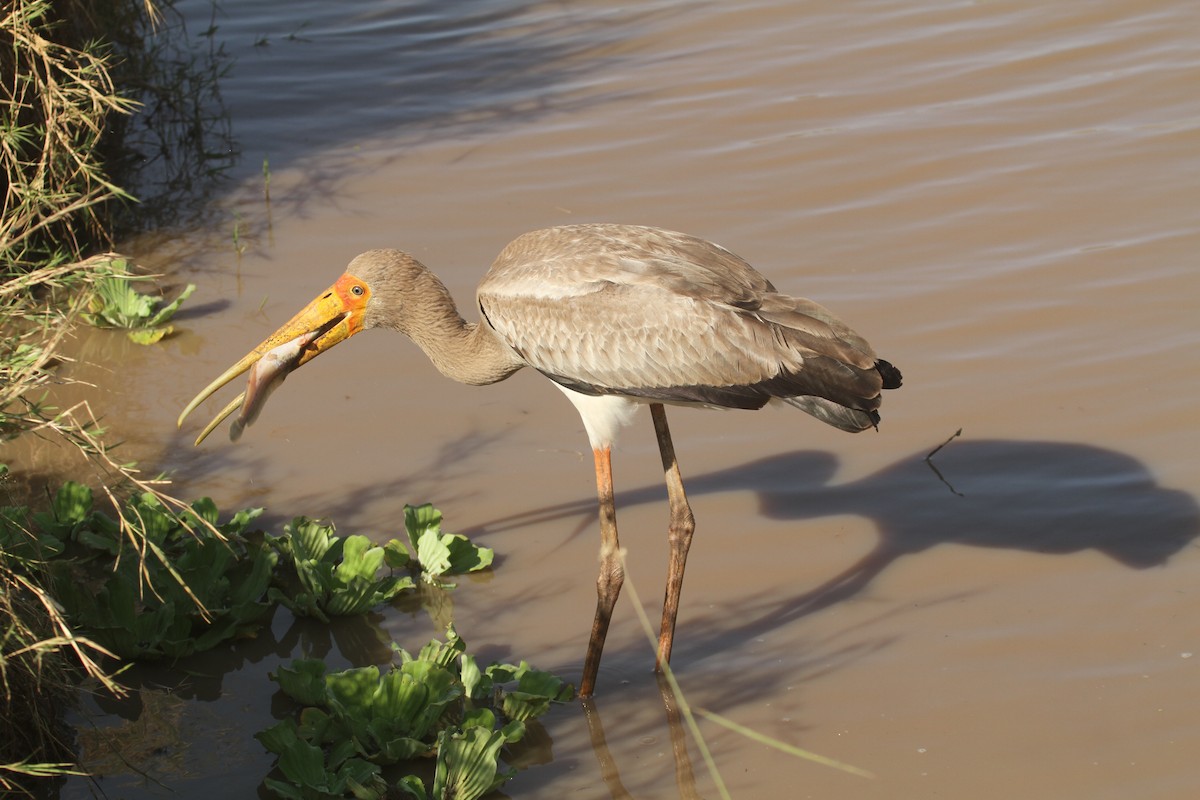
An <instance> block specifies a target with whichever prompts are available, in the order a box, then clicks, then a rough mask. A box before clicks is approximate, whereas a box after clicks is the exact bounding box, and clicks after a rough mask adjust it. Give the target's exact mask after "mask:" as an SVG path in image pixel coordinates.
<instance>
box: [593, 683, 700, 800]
mask: <svg viewBox="0 0 1200 800" xmlns="http://www.w3.org/2000/svg"><path fill="white" fill-rule="evenodd" d="M657 677H658V691H659V695H660V696H661V698H662V703H663V710H664V711H665V712H666V717H667V730H668V732H669V735H670V737H671V756H672V759H673V761H674V763H675V786H676V788H678V790H679V797H680V798H681V800H697V798H699V797H700V793H699V792H698V791H697V790H696V776H695V774H694V772H693V771H692V759H691V756H690V755H689V754H688V748H687V735H686V733H685V731H684V728H683V720H682V718H681V716H680V713H679V706H678V704H677V703H676V700H675V695H674V694H673V693H672V692H671V686H670V684H668V683H667V680H666V679H665V678H664V677H663V676H662V675H658V676H657ZM580 703H581V704H582V706H583V714H584V718H585V719H586V720H587V727H588V737H589V738H590V739H591V742H592V750H593V752H595V754H596V761H597V762H599V764H600V775H601V776H602V777H603V778H604V785H605V786H606V787H607V788H608V793H609V795H610V796H611V797H612V798H613V800H633V795H632V794H630V792H629V790H628V789H626V788H625V784H623V783H622V782H621V774H620V771H619V770H618V769H617V762H616V759H614V758H613V756H612V752H611V751H610V750H609V749H608V740H607V739H606V738H605V736H604V723H602V722H601V721H600V709H599V708H597V706H596V701H595V699H594V698H591V697H585V698H582V699H581V700H580Z"/></svg>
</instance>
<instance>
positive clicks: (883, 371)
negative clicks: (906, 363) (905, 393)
mask: <svg viewBox="0 0 1200 800" xmlns="http://www.w3.org/2000/svg"><path fill="white" fill-rule="evenodd" d="M875 369H877V370H879V377H881V378H883V388H885V389H899V388H900V384H902V383H903V382H904V377H903V376H902V375H901V374H900V370H898V369H896V368H895V367H893V366H892V364H891V362H889V361H884V360H883V359H882V358H881V359H879V360H878V361H876V362H875Z"/></svg>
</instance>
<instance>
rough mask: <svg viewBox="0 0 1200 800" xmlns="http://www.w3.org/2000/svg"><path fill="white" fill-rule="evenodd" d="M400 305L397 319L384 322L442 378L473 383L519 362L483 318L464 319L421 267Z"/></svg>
mask: <svg viewBox="0 0 1200 800" xmlns="http://www.w3.org/2000/svg"><path fill="white" fill-rule="evenodd" d="M403 309H404V310H403V313H402V314H401V315H400V317H399V319H396V320H394V321H389V322H388V323H385V324H387V325H388V327H393V328H396V329H397V330H399V331H400V332H401V333H404V334H405V335H407V336H408V337H409V338H410V339H412V340H413V341H414V342H416V344H417V346H418V347H420V348H421V349H422V350H424V351H425V355H427V356H429V360H430V361H432V362H433V365H434V366H435V367H437V368H438V371H439V372H441V373H442V374H443V375H445V376H446V377H447V378H452V379H454V380H456V381H458V382H460V383H469V384H472V385H476V386H478V385H482V384H488V383H496V382H497V381H502V380H504V379H505V378H507V377H508V376H509V375H512V374H513V373H514V372H516V371H517V370H519V369H520V368H521V367H523V366H525V362H524V361H522V360H521V358H520V356H518V355H517V354H516V353H515V352H513V350H512V348H510V347H509V346H508V345H507V344H505V343H504V342H503V341H501V340H500V338H499V337H498V336H497V335H496V333H495V331H493V330H492V329H491V328H490V327H488V325H487V324H486V323H478V322H467V321H465V320H464V319H463V318H462V316H461V315H460V314H459V313H458V308H457V306H455V304H454V299H453V298H452V297H451V296H450V292H449V290H448V289H446V286H445V284H443V283H442V282H441V280H439V279H438V277H437V276H436V275H434V274H433V273H432V272H430V271H428V270H427V269H426V270H423V272H422V273H421V274H418V275H417V276H415V279H414V280H413V282H412V285H411V291H410V292H408V293H407V294H406V296H405V297H404V298H403Z"/></svg>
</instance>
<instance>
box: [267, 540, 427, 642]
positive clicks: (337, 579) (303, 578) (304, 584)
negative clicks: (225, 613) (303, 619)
mask: <svg viewBox="0 0 1200 800" xmlns="http://www.w3.org/2000/svg"><path fill="white" fill-rule="evenodd" d="M334 530H335V529H334V526H333V524H332V523H330V524H328V525H324V524H321V523H320V522H317V521H316V520H313V519H309V518H308V517H296V518H295V519H293V520H292V521H291V522H290V523H288V524H287V525H284V527H283V535H281V536H268V537H267V541H268V542H269V543H270V545H271V546H272V547H273V548H275V550H277V551H278V552H279V554H280V555H281V556H283V557H284V558H285V559H287V560H288V561H289V562H290V563H291V565H292V566H293V568H294V569H295V573H296V578H297V580H298V582H299V584H300V590H299V591H296V592H286V591H283V590H281V589H279V588H273V589H272V590H271V593H270V596H271V599H272V600H273V601H275V602H278V603H280V604H282V605H284V606H286V607H287V608H289V609H291V611H292V612H293V613H295V614H299V615H301V616H309V617H316V618H317V619H319V620H322V621H323V622H328V621H329V617H330V616H331V615H332V616H346V615H350V614H363V613H366V612H367V611H370V610H371V609H372V608H375V607H376V606H379V605H382V604H384V603H387V602H389V601H391V600H392V598H394V597H395V596H396V595H398V594H399V593H400V592H402V591H404V590H405V589H411V588H412V587H413V586H414V584H413V581H412V578H409V577H408V576H402V577H395V576H391V575H388V576H385V577H378V572H379V569H380V568H381V567H382V566H383V563H384V548H382V547H377V546H372V545H371V541H370V539H368V538H367V537H366V536H349V537H347V538H345V539H342V538H341V537H339V536H336V535H335V534H334Z"/></svg>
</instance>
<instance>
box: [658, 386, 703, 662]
mask: <svg viewBox="0 0 1200 800" xmlns="http://www.w3.org/2000/svg"><path fill="white" fill-rule="evenodd" d="M650 415H651V416H652V417H653V418H654V433H655V434H656V435H657V436H658V452H659V454H660V455H661V456H662V463H663V474H664V476H665V477H666V481H667V500H668V502H669V503H670V507H671V524H670V527H669V528H668V529H667V543H668V545H669V546H670V549H671V552H670V562H669V563H668V564H667V591H666V596H665V597H664V598H663V615H662V630H661V632H660V633H659V635H658V658H656V659H655V662H654V669H655V670H657V671H660V672H661V671H662V665H663V664H664V663H670V661H671V643H672V640H673V639H674V638H675V615H676V614H678V613H679V593H680V592H681V591H682V590H683V568H684V565H685V564H687V554H688V548H690V547H691V546H692V532H693V531H694V530H695V529H696V519H695V517H693V516H692V508H691V506H689V505H688V500H687V494H686V493H685V492H684V491H683V477H682V476H681V475H680V474H679V463H678V462H677V461H676V460H675V445H674V444H672V442H671V429H670V428H668V427H667V412H666V409H664V408H663V406H662V403H651V404H650Z"/></svg>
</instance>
